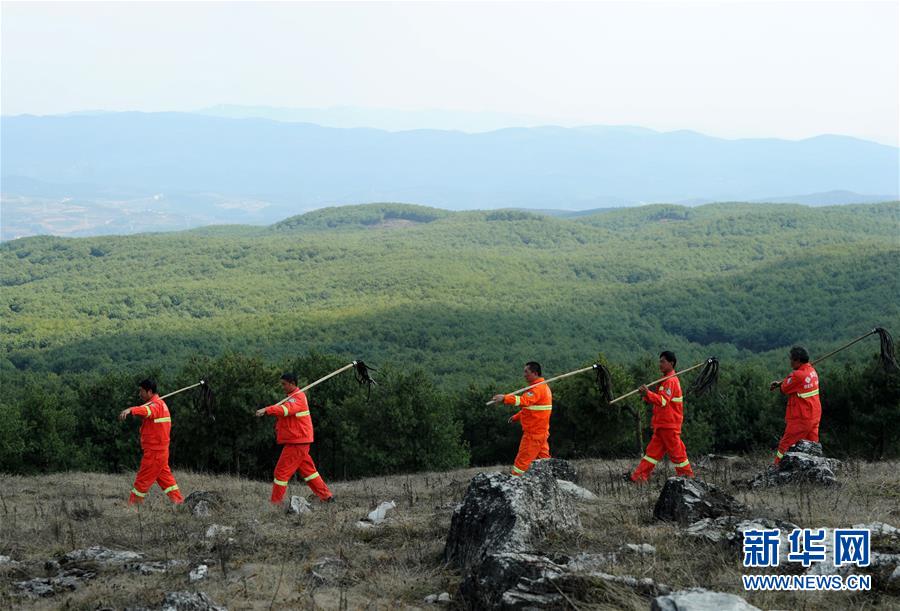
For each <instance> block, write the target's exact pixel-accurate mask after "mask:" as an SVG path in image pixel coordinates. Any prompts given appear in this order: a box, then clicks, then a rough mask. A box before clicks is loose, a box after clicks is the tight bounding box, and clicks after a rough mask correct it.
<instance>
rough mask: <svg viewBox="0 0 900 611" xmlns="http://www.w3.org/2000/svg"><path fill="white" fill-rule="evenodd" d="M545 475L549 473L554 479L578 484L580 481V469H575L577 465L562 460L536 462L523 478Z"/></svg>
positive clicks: (551, 459) (549, 459)
mask: <svg viewBox="0 0 900 611" xmlns="http://www.w3.org/2000/svg"><path fill="white" fill-rule="evenodd" d="M545 473H549V474H550V475H552V476H553V478H554V479H562V480H565V481H567V482H574V483H576V484H577V483H578V480H579V476H578V469H577V468H575V465H573V464H572V463H570V462H569V461H567V460H563V459H561V458H542V459H541V460H535V461H534V462H532V463H531V466H530V467H528V471H526V472H525V475H524V476H523V477H541V476H543V474H545Z"/></svg>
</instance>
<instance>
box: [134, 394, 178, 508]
mask: <svg viewBox="0 0 900 611" xmlns="http://www.w3.org/2000/svg"><path fill="white" fill-rule="evenodd" d="M131 415H132V416H135V417H138V418H143V419H144V422H143V423H141V449H143V451H144V455H143V456H142V457H141V467H140V469H139V470H138V473H137V476H136V477H135V478H134V486H133V487H132V488H131V495H130V496H129V497H128V502H129V503H130V504H134V503H143V502H144V497H146V496H147V493H148V492H149V491H150V488H151V487H152V486H153V483H154V482H156V483H157V484H159V487H160V488H162V490H163V492H165V493H166V496H168V497H169V499H171V501H172V502H173V503H183V502H184V499H183V498H182V497H181V492H179V490H178V484H177V483H176V482H175V476H174V475H172V470H171V469H169V434H170V432H171V430H172V415H171V414H170V413H169V407H168V406H167V405H166V402H165V401H163V400H162V399H160V398H159V395H156V394H155V395H153V396H152V397H151V398H150V401H148V402H147V403H146V404H144V405H139V406H137V407H132V408H131Z"/></svg>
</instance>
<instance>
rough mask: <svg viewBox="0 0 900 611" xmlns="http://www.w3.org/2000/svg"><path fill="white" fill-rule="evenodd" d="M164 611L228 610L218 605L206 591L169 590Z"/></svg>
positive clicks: (163, 607)
mask: <svg viewBox="0 0 900 611" xmlns="http://www.w3.org/2000/svg"><path fill="white" fill-rule="evenodd" d="M162 611H228V609H227V608H226V607H222V606H219V605H217V604H216V603H214V602H213V601H212V599H211V598H210V597H209V596H207V595H206V593H205V592H169V593H168V594H166V598H165V600H164V601H163V606H162Z"/></svg>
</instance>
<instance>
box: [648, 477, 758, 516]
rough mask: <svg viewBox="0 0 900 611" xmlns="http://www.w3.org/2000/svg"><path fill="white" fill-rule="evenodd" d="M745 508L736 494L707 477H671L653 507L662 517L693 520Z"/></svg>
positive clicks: (729, 513) (657, 514)
mask: <svg viewBox="0 0 900 611" xmlns="http://www.w3.org/2000/svg"><path fill="white" fill-rule="evenodd" d="M743 510H744V507H743V505H741V504H740V503H739V502H738V501H737V500H736V499H735V498H734V497H733V496H731V495H729V494H727V493H725V492H723V491H722V490H719V489H718V488H717V487H716V486H714V485H712V484H708V483H706V482H704V481H703V480H699V479H690V478H685V477H670V478H669V479H668V480H667V481H666V484H665V486H663V489H662V492H660V494H659V499H657V501H656V507H655V508H654V509H653V515H654V516H655V517H656V519H658V520H665V521H668V522H678V523H679V524H692V523H694V522H696V521H697V520H700V519H702V518H717V517H719V516H725V515H733V514H736V513H740V512H742V511H743Z"/></svg>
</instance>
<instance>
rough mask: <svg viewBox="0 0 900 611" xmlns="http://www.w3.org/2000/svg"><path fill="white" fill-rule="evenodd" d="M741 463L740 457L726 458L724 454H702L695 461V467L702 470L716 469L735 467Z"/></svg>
mask: <svg viewBox="0 0 900 611" xmlns="http://www.w3.org/2000/svg"><path fill="white" fill-rule="evenodd" d="M741 462H743V459H742V458H741V457H740V456H728V455H726V454H704V455H703V456H701V457H700V459H699V460H697V466H698V467H701V468H703V469H716V468H725V467H732V466H736V465H737V464H739V463H741Z"/></svg>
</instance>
